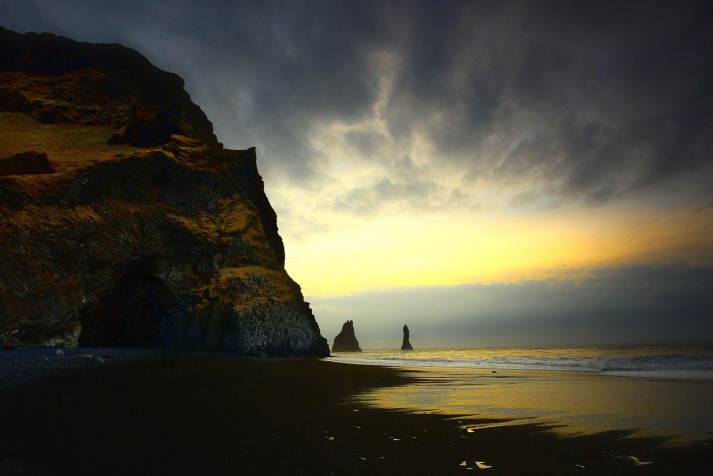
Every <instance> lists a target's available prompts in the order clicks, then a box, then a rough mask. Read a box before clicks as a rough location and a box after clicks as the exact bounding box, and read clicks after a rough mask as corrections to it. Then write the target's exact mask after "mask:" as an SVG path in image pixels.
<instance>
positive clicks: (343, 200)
mask: <svg viewBox="0 0 713 476" xmlns="http://www.w3.org/2000/svg"><path fill="white" fill-rule="evenodd" d="M459 198H462V195H461V193H460V191H459V190H458V189H450V188H446V187H444V186H442V185H439V184H436V183H433V182H428V181H419V180H410V181H404V182H392V181H391V180H390V179H388V178H386V177H384V178H382V179H381V180H378V181H376V182H374V183H372V184H370V185H369V186H365V187H357V188H354V189H351V190H349V191H348V192H346V193H344V194H342V195H340V196H338V197H337V198H336V200H335V202H334V204H333V206H332V208H333V209H334V210H337V211H348V212H351V213H356V214H360V215H369V214H372V213H374V212H375V211H377V210H379V209H380V208H382V207H383V206H385V205H386V204H389V203H398V204H400V207H401V208H402V209H408V210H409V211H416V212H420V213H424V212H434V211H439V210H443V208H444V207H447V206H448V205H449V204H453V203H454V202H457V201H458V199H459Z"/></svg>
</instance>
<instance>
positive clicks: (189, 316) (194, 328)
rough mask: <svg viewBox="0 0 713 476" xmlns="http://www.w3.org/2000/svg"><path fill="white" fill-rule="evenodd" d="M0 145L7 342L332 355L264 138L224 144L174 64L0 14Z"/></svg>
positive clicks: (1, 276) (0, 322)
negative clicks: (265, 160) (259, 154)
mask: <svg viewBox="0 0 713 476" xmlns="http://www.w3.org/2000/svg"><path fill="white" fill-rule="evenodd" d="M31 151H37V152H31ZM0 159H5V160H0V339H2V340H3V341H5V342H8V343H10V344H14V343H19V344H35V345H65V346H76V345H81V346H108V347H151V348H166V349H186V350H211V351H221V352H232V353H239V354H248V355H318V356H322V355H328V354H329V346H328V344H327V341H326V340H325V339H324V338H323V337H322V336H321V335H320V331H319V326H318V325H317V322H316V321H315V319H314V316H313V315H312V311H311V310H310V307H309V304H308V303H306V302H305V301H304V298H303V296H302V292H301V290H300V287H299V286H298V285H297V283H295V282H294V281H293V280H292V279H291V278H290V277H289V276H288V274H287V273H286V272H285V269H284V259H285V257H284V247H283V244H282V239H281V238H280V236H279V234H278V232H277V221H276V216H275V212H274V211H273V209H272V207H271V206H270V203H269V202H268V200H267V197H266V196H265V193H264V188H263V182H262V178H261V177H260V175H259V174H258V171H257V165H256V152H255V149H254V148H253V149H247V150H227V149H224V148H223V147H222V145H221V144H219V143H218V141H217V139H216V137H215V135H214V134H213V128H212V124H211V123H210V121H208V119H207V118H206V116H205V114H204V113H203V112H202V111H201V110H200V108H199V107H198V106H196V105H195V104H193V102H191V99H190V97H189V95H188V93H186V91H185V90H184V89H183V80H182V79H181V78H180V77H178V76H177V75H175V74H171V73H167V72H164V71H161V70H160V69H158V68H156V67H154V66H152V65H151V64H150V63H149V62H148V60H146V58H144V57H143V56H141V55H140V54H139V53H137V52H136V51H133V50H130V49H128V48H124V47H122V46H119V45H94V44H88V43H80V42H76V41H72V40H69V39H67V38H61V37H56V36H54V35H49V34H24V35H20V34H18V33H15V32H11V31H9V30H5V29H2V28H0Z"/></svg>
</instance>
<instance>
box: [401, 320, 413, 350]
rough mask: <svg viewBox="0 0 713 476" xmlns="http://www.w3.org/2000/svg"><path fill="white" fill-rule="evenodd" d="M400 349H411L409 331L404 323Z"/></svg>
mask: <svg viewBox="0 0 713 476" xmlns="http://www.w3.org/2000/svg"><path fill="white" fill-rule="evenodd" d="M401 350H413V347H411V342H409V332H408V326H407V325H406V324H404V342H403V344H401Z"/></svg>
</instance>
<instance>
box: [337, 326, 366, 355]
mask: <svg viewBox="0 0 713 476" xmlns="http://www.w3.org/2000/svg"><path fill="white" fill-rule="evenodd" d="M332 352H361V348H360V347H359V341H358V340H357V338H356V335H354V321H347V322H345V323H344V325H342V331H341V332H340V333H339V334H338V335H337V337H335V338H334V344H333V345H332Z"/></svg>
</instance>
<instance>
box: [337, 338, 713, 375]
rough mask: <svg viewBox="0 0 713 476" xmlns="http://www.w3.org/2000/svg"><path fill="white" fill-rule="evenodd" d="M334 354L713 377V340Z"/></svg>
mask: <svg viewBox="0 0 713 476" xmlns="http://www.w3.org/2000/svg"><path fill="white" fill-rule="evenodd" d="M330 360H333V361H337V362H348V363H357V364H371V365H385V366H396V367H416V368H418V367H422V368H447V369H492V370H544V371H573V372H597V373H599V374H602V375H612V376H620V377H645V378H658V379H684V380H713V341H702V342H656V343H628V344H588V345H548V346H542V345H533V346H511V347H473V348H434V349H416V350H414V351H401V350H367V351H364V352H359V353H336V354H333V355H332V357H330Z"/></svg>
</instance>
